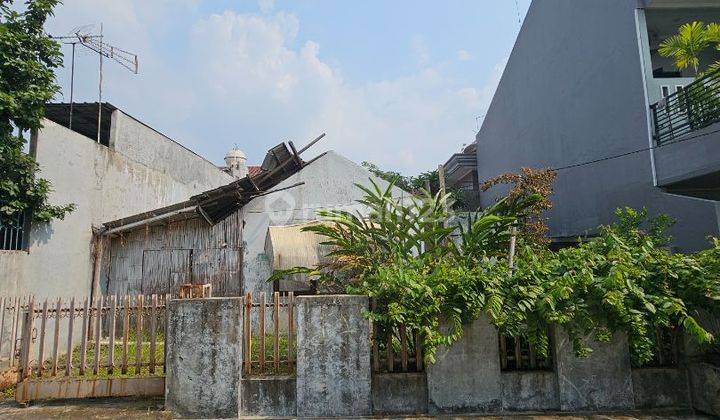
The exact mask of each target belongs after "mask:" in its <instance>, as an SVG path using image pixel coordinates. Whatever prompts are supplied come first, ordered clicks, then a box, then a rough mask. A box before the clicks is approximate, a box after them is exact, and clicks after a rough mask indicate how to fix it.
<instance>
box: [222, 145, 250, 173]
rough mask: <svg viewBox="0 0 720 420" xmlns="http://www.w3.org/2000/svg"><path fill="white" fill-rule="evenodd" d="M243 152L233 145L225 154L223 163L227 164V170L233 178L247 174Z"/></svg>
mask: <svg viewBox="0 0 720 420" xmlns="http://www.w3.org/2000/svg"><path fill="white" fill-rule="evenodd" d="M246 160H247V158H246V157H245V153H243V152H242V151H241V150H240V149H238V148H237V147H233V148H232V149H230V151H229V152H227V154H226V155H225V165H227V172H228V173H229V174H230V175H232V176H234V177H235V178H242V177H244V176H245V175H247V174H248V169H247V165H246V164H245V161H246Z"/></svg>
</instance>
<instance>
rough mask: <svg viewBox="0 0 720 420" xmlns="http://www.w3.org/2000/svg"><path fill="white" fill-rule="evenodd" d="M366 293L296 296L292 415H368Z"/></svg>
mask: <svg viewBox="0 0 720 420" xmlns="http://www.w3.org/2000/svg"><path fill="white" fill-rule="evenodd" d="M367 309H368V298H367V296H349V295H321V296H300V297H298V298H297V311H298V314H297V415H298V417H342V416H346V417H347V416H366V415H371V414H372V397H371V393H370V388H371V387H370V383H371V373H370V322H369V321H368V320H367V319H366V318H365V317H364V316H363V311H365V310H367Z"/></svg>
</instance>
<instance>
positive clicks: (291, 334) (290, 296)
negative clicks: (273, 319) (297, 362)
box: [287, 292, 295, 370]
mask: <svg viewBox="0 0 720 420" xmlns="http://www.w3.org/2000/svg"><path fill="white" fill-rule="evenodd" d="M287 302H288V343H287V358H288V368H290V370H292V368H293V360H294V359H293V355H294V353H293V351H294V349H293V347H294V345H295V341H294V337H295V333H294V329H295V319H294V315H295V314H294V311H295V295H294V294H293V292H289V293H288V301H287Z"/></svg>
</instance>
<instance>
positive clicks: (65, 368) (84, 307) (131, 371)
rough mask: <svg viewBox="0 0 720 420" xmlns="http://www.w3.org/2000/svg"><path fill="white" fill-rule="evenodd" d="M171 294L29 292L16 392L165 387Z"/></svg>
mask: <svg viewBox="0 0 720 420" xmlns="http://www.w3.org/2000/svg"><path fill="white" fill-rule="evenodd" d="M169 299H170V296H169V295H161V296H158V295H149V296H144V295H136V296H129V295H128V296H122V297H119V296H99V297H98V298H97V299H95V302H92V301H91V300H90V299H88V298H84V299H77V298H70V299H62V298H57V299H45V300H44V301H42V302H36V301H35V299H34V298H33V297H30V298H29V299H28V301H27V305H26V306H21V307H19V309H20V310H19V311H18V312H17V313H18V318H20V319H21V321H20V322H19V324H20V330H19V331H18V334H19V336H20V339H19V340H18V346H17V361H18V364H17V368H18V381H17V386H16V391H15V399H16V400H17V401H18V402H26V401H29V400H37V399H52V398H82V397H111V396H132V395H162V394H163V392H164V391H163V390H164V373H165V331H166V327H167V318H166V316H167V311H166V305H167V301H168V300H169Z"/></svg>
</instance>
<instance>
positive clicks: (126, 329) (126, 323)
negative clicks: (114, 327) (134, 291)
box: [120, 295, 130, 375]
mask: <svg viewBox="0 0 720 420" xmlns="http://www.w3.org/2000/svg"><path fill="white" fill-rule="evenodd" d="M129 340H130V295H126V296H125V308H124V311H123V344H122V349H123V350H122V352H123V353H122V364H121V365H120V372H121V373H122V374H123V375H124V374H126V373H127V368H128V341H129Z"/></svg>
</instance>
